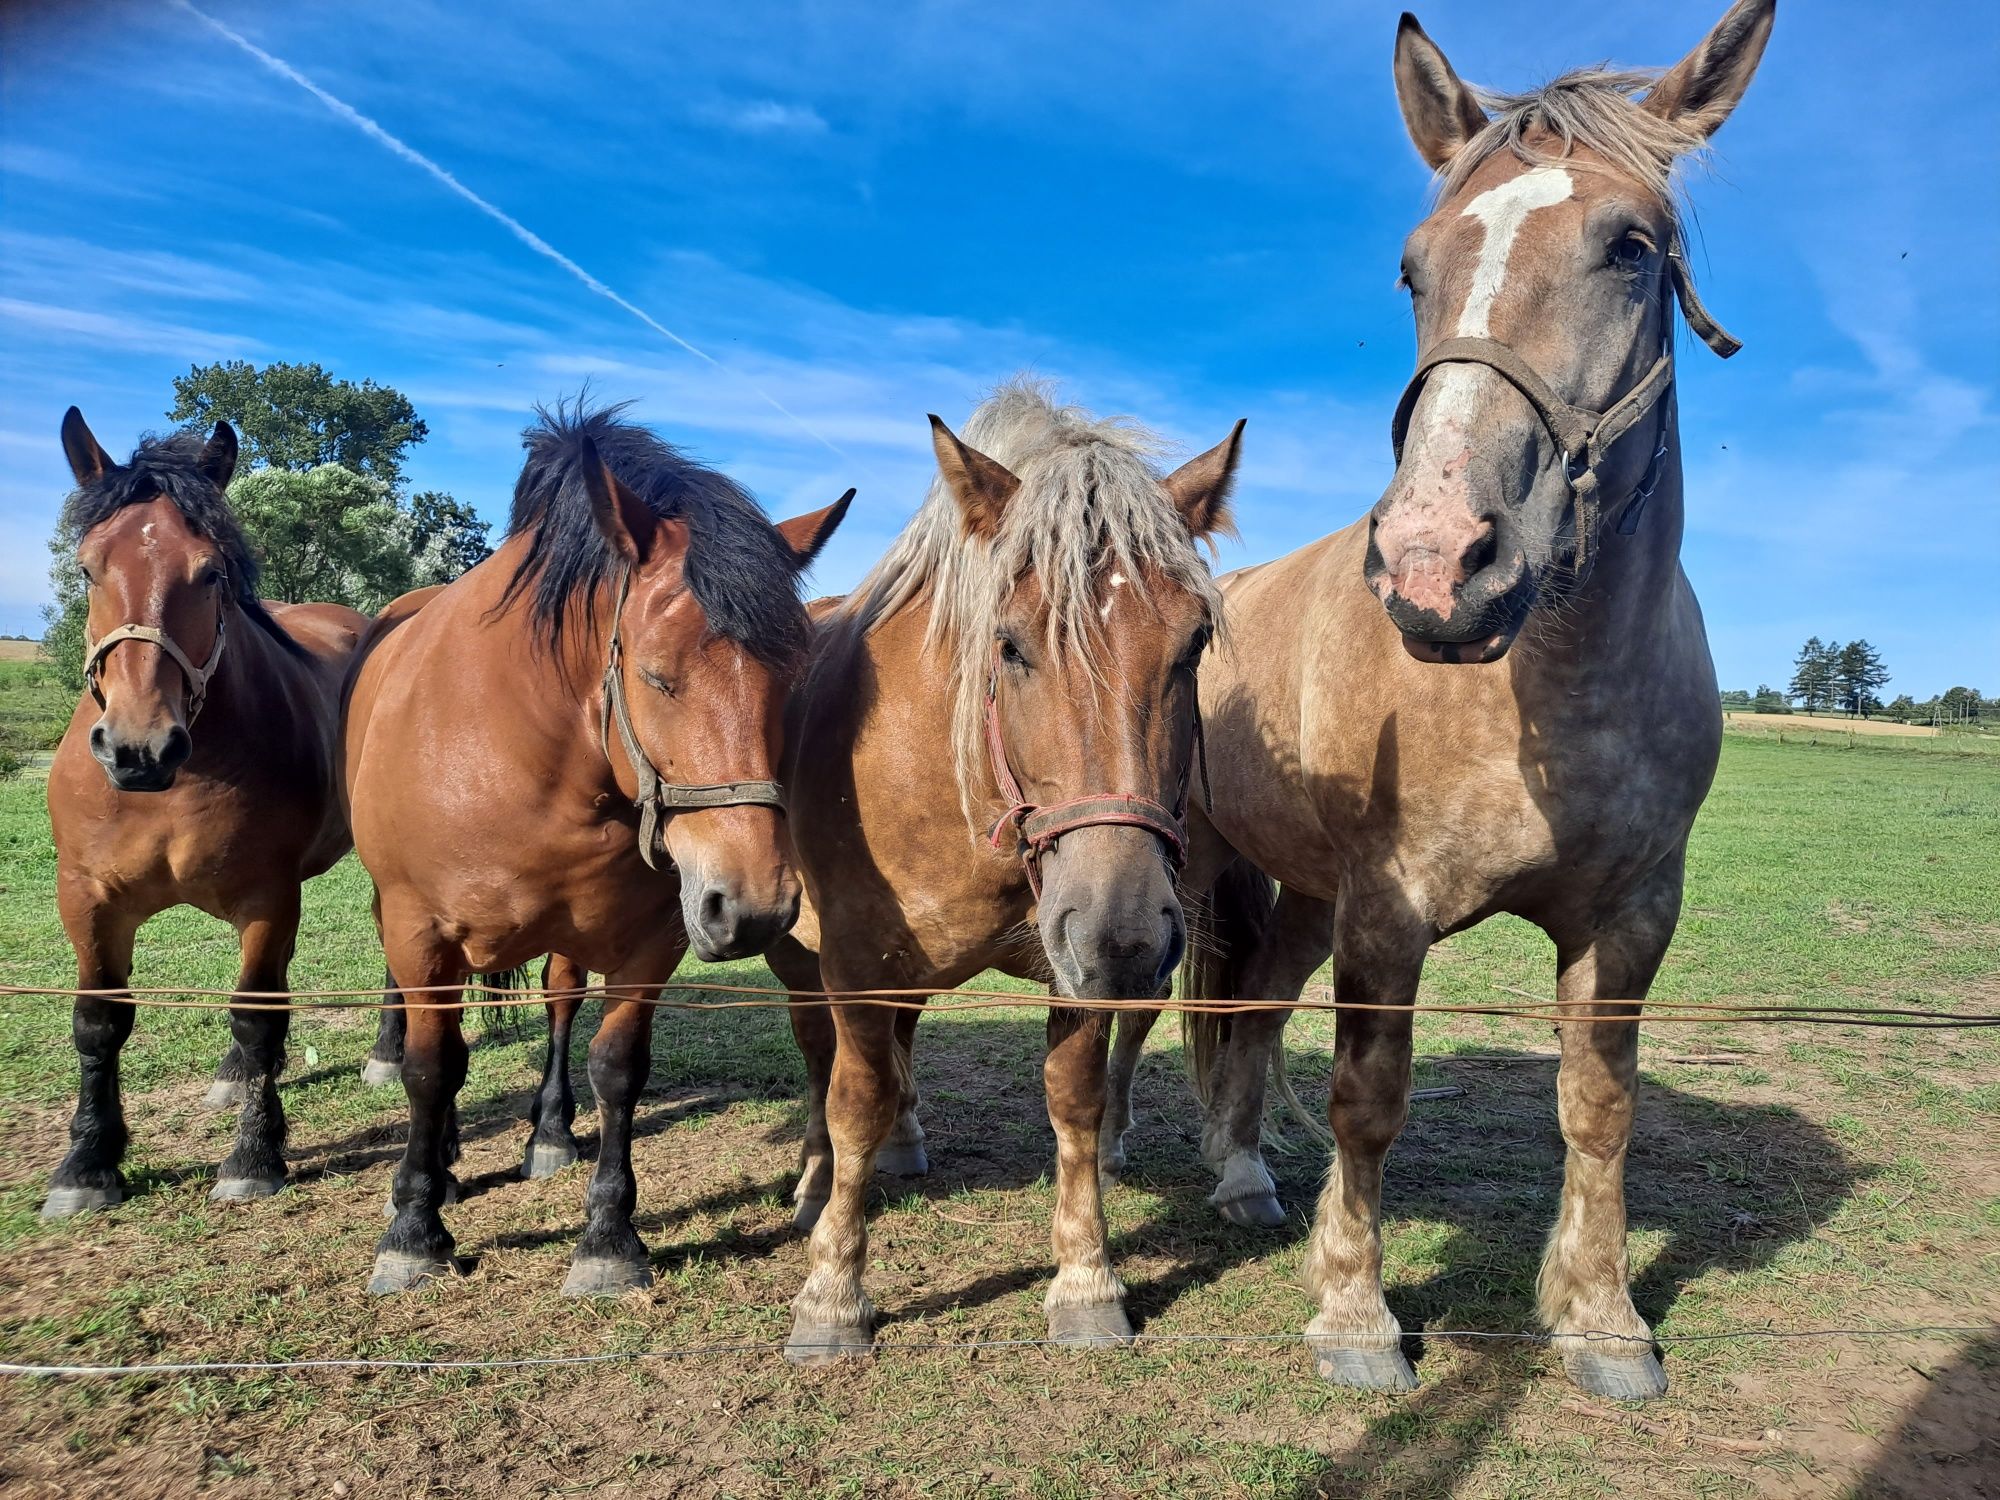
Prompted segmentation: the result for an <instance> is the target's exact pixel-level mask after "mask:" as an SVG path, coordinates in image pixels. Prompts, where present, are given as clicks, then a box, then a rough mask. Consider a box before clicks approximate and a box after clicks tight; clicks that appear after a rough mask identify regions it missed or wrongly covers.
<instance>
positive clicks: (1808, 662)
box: [1792, 636, 1840, 713]
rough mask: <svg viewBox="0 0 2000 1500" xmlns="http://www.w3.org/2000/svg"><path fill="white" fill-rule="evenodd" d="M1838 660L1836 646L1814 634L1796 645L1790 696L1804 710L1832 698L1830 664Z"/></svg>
mask: <svg viewBox="0 0 2000 1500" xmlns="http://www.w3.org/2000/svg"><path fill="white" fill-rule="evenodd" d="M1839 659H1840V647H1839V646H1838V645H1828V644H1826V643H1825V642H1823V641H1821V640H1820V638H1819V637H1818V636H1814V637H1813V638H1812V639H1811V640H1809V641H1807V642H1806V643H1805V644H1804V645H1803V646H1801V647H1799V654H1798V655H1797V656H1796V657H1795V658H1794V659H1793V663H1792V665H1793V667H1794V671H1793V672H1792V696H1793V697H1794V698H1796V699H1798V700H1799V702H1800V704H1801V705H1803V706H1804V708H1805V711H1806V712H1807V713H1811V712H1812V711H1813V710H1814V709H1818V708H1824V707H1826V705H1827V704H1829V703H1831V702H1832V701H1833V690H1834V680H1833V679H1834V667H1835V664H1836V663H1837V662H1838V661H1839Z"/></svg>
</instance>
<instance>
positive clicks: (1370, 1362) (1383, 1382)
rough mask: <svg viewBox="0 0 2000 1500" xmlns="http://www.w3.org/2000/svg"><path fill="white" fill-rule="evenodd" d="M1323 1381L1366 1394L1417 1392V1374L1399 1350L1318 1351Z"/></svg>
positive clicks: (1323, 1349)
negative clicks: (1349, 1387) (1375, 1392)
mask: <svg viewBox="0 0 2000 1500" xmlns="http://www.w3.org/2000/svg"><path fill="white" fill-rule="evenodd" d="M1314 1352H1315V1353H1316V1354H1317V1355H1318V1356H1319V1376H1320V1379H1322V1380H1326V1381H1331V1382H1332V1383H1333V1384H1334V1385H1349V1386H1353V1387H1354V1388H1355V1389H1357V1390H1363V1391H1414V1390H1415V1389H1416V1388H1417V1385H1418V1380H1417V1372H1416V1371H1415V1370H1413V1369H1411V1368H1410V1362H1409V1361H1408V1360H1407V1359H1405V1358H1403V1351H1402V1350H1400V1349H1326V1348H1321V1349H1316V1350H1315V1351H1314Z"/></svg>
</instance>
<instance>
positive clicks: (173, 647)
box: [83, 598, 229, 728]
mask: <svg viewBox="0 0 2000 1500" xmlns="http://www.w3.org/2000/svg"><path fill="white" fill-rule="evenodd" d="M228 632H229V611H228V607H227V606H226V605H225V604H224V603H223V602H222V600H221V599H220V598H218V599H217V600H216V604H215V645H214V646H213V647H212V648H211V649H210V650H209V653H208V660H207V661H205V662H203V663H202V664H201V665H200V666H198V667H197V666H196V665H195V664H194V660H193V658H191V657H190V656H189V655H188V654H187V652H185V651H183V650H181V648H180V645H179V643H178V642H177V641H175V640H174V638H173V637H172V636H170V635H168V634H167V633H166V631H165V630H163V629H161V628H160V627H159V626H157V625H138V624H132V625H120V626H119V627H118V628H117V629H116V630H111V631H107V632H105V634H104V636H103V637H102V638H101V639H99V640H96V641H92V640H88V639H86V640H85V641H84V657H83V680H84V682H85V683H86V684H87V685H88V686H89V688H90V696H91V697H93V698H95V699H96V700H97V706H98V707H99V708H102V707H104V689H103V688H102V687H100V686H99V685H98V677H99V675H100V674H101V672H102V670H103V667H104V659H105V658H106V657H107V656H109V655H110V654H111V653H112V651H113V649H115V648H116V647H118V646H121V645H123V644H124V643H125V642H126V641H144V642H145V643H146V644H147V645H149V646H158V647H159V648H160V649H161V650H162V651H164V652H166V653H167V655H168V656H170V657H172V658H173V662H174V665H175V666H177V667H179V668H180V669H181V675H182V676H183V677H185V678H187V685H188V696H187V723H188V726H189V727H190V728H192V727H193V725H194V721H195V720H196V719H197V718H199V717H200V716H201V708H202V705H203V704H204V703H206V702H207V701H208V684H209V683H210V681H211V680H213V678H214V677H215V672H216V668H218V667H220V666H221V665H222V648H223V647H224V646H225V645H227V644H228V641H229V633H228Z"/></svg>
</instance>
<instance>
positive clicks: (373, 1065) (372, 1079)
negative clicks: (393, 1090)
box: [361, 1057, 403, 1089]
mask: <svg viewBox="0 0 2000 1500" xmlns="http://www.w3.org/2000/svg"><path fill="white" fill-rule="evenodd" d="M361 1081H362V1082H363V1083H364V1084H366V1085H367V1086H368V1087H369V1088H371V1089H380V1088H387V1087H388V1086H389V1085H390V1084H392V1083H401V1082H402V1081H403V1065H402V1064H401V1063H399V1062H385V1061H383V1060H382V1059H381V1058H379V1057H371V1058H369V1059H368V1061H367V1062H365V1063H363V1064H362V1065H361Z"/></svg>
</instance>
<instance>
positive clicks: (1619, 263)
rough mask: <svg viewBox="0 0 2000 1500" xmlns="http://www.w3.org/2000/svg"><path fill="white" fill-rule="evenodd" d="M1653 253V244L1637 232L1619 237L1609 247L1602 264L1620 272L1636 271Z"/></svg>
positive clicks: (1633, 231)
mask: <svg viewBox="0 0 2000 1500" xmlns="http://www.w3.org/2000/svg"><path fill="white" fill-rule="evenodd" d="M1652 253H1653V242H1652V241H1651V240H1649V239H1647V238H1646V237H1645V236H1644V235H1643V234H1640V233H1639V232H1638V231H1637V230H1632V231H1630V232H1628V233H1626V234H1622V235H1620V236H1619V237H1618V238H1617V239H1616V240H1615V241H1613V242H1612V245H1611V253H1610V254H1609V255H1607V256H1606V257H1605V260H1604V263H1605V264H1606V265H1608V266H1612V267H1614V268H1616V269H1618V270H1620V271H1637V270H1639V269H1640V268H1642V267H1643V266H1644V265H1645V264H1646V258H1647V257H1648V256H1650V255H1651V254H1652Z"/></svg>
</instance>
